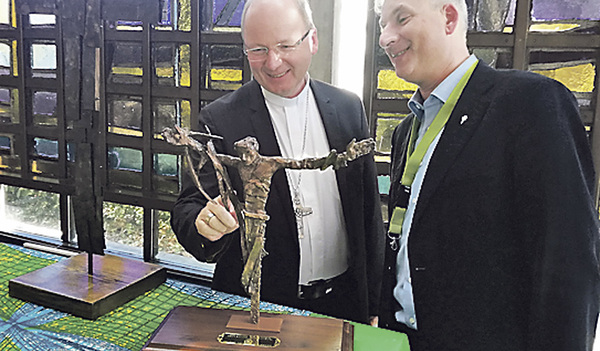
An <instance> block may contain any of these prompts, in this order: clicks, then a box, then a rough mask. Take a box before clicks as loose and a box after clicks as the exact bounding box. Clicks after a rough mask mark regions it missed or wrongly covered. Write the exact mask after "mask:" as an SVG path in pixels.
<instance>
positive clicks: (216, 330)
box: [143, 306, 354, 351]
mask: <svg viewBox="0 0 600 351" xmlns="http://www.w3.org/2000/svg"><path fill="white" fill-rule="evenodd" d="M234 316H235V317H234ZM249 316H250V312H247V311H232V310H218V309H206V308H201V307H191V306H179V307H176V308H174V309H173V310H171V312H169V315H168V316H167V317H166V318H165V320H164V321H163V322H162V324H161V325H160V326H159V327H158V329H157V330H156V331H155V332H154V334H153V335H152V337H151V338H150V340H149V341H148V343H147V344H146V345H145V347H144V349H143V351H158V350H228V351H232V350H254V351H260V350H323V351H325V350H327V351H329V350H331V351H334V350H336V351H337V350H340V351H350V350H353V349H354V329H353V326H352V324H350V323H348V322H346V321H343V320H340V319H332V318H316V317H305V316H293V315H283V314H272V313H265V312H261V314H260V319H281V320H282V323H281V328H280V331H279V332H272V331H264V330H262V331H260V330H248V329H236V328H231V327H227V325H228V323H230V321H231V320H232V317H234V318H233V319H234V320H236V319H237V320H241V321H243V320H245V318H248V320H249ZM242 324H243V322H242ZM225 333H228V336H229V338H234V339H235V338H236V336H237V339H240V340H242V339H251V338H252V337H254V338H258V337H261V338H277V339H278V340H279V341H280V343H279V344H278V345H277V346H275V347H267V346H256V345H240V344H225V343H221V342H219V340H218V339H219V337H220V336H223V335H224V334H225ZM232 336H233V337H232ZM249 336H250V337H249Z"/></svg>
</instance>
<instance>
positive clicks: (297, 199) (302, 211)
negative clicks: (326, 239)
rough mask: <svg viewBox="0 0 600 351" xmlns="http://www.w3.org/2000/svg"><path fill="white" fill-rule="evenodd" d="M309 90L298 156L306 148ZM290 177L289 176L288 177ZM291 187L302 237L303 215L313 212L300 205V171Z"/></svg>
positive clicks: (309, 208)
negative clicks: (295, 182) (300, 148)
mask: <svg viewBox="0 0 600 351" xmlns="http://www.w3.org/2000/svg"><path fill="white" fill-rule="evenodd" d="M309 94H310V90H307V91H306V109H305V111H304V132H303V135H302V153H301V154H300V157H302V156H304V150H305V149H306V133H307V130H308V99H309ZM290 178H291V177H290ZM290 180H292V182H291V184H292V189H293V190H294V214H295V215H296V225H297V227H298V238H299V239H304V217H306V216H308V215H310V214H312V213H313V210H312V208H311V207H305V206H302V201H301V200H300V183H301V182H302V172H301V171H299V172H298V182H297V184H296V185H295V186H294V183H293V179H290Z"/></svg>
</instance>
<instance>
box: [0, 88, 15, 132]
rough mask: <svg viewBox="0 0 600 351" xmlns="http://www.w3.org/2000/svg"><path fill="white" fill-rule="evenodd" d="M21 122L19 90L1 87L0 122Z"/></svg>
mask: <svg viewBox="0 0 600 351" xmlns="http://www.w3.org/2000/svg"><path fill="white" fill-rule="evenodd" d="M13 123H19V90H17V89H14V88H3V87H0V124H13Z"/></svg>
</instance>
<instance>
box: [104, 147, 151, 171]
mask: <svg viewBox="0 0 600 351" xmlns="http://www.w3.org/2000/svg"><path fill="white" fill-rule="evenodd" d="M107 157H108V169H115V170H121V171H133V172H141V171H142V165H143V160H142V150H137V149H131V148H127V147H118V146H111V147H109V148H108V154H107Z"/></svg>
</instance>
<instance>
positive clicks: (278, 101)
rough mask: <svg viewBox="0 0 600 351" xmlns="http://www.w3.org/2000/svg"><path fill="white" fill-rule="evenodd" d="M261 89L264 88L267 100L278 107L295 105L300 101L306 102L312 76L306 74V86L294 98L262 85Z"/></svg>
mask: <svg viewBox="0 0 600 351" xmlns="http://www.w3.org/2000/svg"><path fill="white" fill-rule="evenodd" d="M260 89H261V90H262V93H263V96H264V97H265V100H267V101H268V102H269V103H270V104H273V105H276V106H278V107H295V106H297V105H298V104H299V103H300V102H302V103H304V101H306V94H308V90H309V89H310V76H308V74H307V75H306V84H304V88H302V91H301V92H300V94H298V95H296V96H294V97H293V98H286V97H283V96H280V95H277V94H273V93H272V92H270V91H268V90H267V89H265V88H263V87H262V86H261V87H260Z"/></svg>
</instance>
